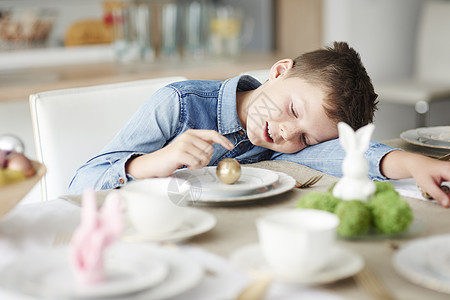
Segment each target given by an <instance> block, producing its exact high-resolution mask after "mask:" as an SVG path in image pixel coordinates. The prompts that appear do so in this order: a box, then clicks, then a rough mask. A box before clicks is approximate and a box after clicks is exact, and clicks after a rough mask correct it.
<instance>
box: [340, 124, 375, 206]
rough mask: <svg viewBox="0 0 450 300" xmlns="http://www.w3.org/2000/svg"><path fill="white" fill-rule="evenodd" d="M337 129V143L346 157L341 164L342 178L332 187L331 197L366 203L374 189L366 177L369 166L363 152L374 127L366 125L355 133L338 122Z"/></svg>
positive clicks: (373, 184) (366, 147) (347, 126)
mask: <svg viewBox="0 0 450 300" xmlns="http://www.w3.org/2000/svg"><path fill="white" fill-rule="evenodd" d="M338 129H339V142H340V143H341V146H342V147H343V148H344V150H345V152H346V155H345V159H344V162H343V163H342V173H343V177H342V178H341V179H340V180H339V181H338V182H337V183H336V185H335V186H334V189H333V196H335V197H338V198H341V199H343V200H355V199H357V200H361V201H368V200H369V199H370V198H371V197H372V195H373V194H374V193H375V189H376V187H375V183H373V181H372V180H370V179H369V177H368V173H369V164H368V162H367V160H366V158H365V157H364V152H365V151H366V150H367V149H368V148H369V143H370V138H371V136H372V133H373V131H374V129H375V126H374V125H373V124H368V125H366V126H364V127H361V128H359V129H358V130H357V131H356V132H355V131H353V129H352V128H351V127H350V126H349V125H347V124H346V123H343V122H340V123H339V124H338Z"/></svg>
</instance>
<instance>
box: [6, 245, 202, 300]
mask: <svg viewBox="0 0 450 300" xmlns="http://www.w3.org/2000/svg"><path fill="white" fill-rule="evenodd" d="M120 247H121V249H123V247H126V248H128V249H139V250H137V252H136V253H134V254H133V253H130V252H127V250H125V251H123V250H121V251H120V253H123V260H121V261H122V262H121V264H126V263H127V262H128V261H130V260H136V261H139V263H140V266H136V265H135V264H134V263H133V264H132V265H131V266H130V268H132V269H133V271H132V272H133V273H132V274H131V275H130V276H127V278H126V279H125V278H124V279H123V280H124V282H125V281H126V282H127V284H130V285H134V286H136V285H137V284H136V283H135V282H136V281H142V280H143V278H140V273H139V272H140V271H139V270H140V269H143V268H144V267H143V266H144V265H148V266H149V265H150V264H149V263H148V261H153V262H154V261H155V260H156V261H159V262H163V263H164V264H165V265H166V266H167V268H168V270H169V272H168V274H167V276H165V277H164V278H163V280H162V281H160V282H159V283H156V282H155V283H154V284H149V285H146V286H145V287H144V289H142V288H140V289H138V290H135V291H134V292H132V291H131V290H132V289H131V288H130V287H127V289H128V290H129V292H127V293H125V291H124V290H120V291H119V293H118V294H113V293H112V292H111V291H110V293H109V294H110V296H107V297H103V298H102V299H109V300H161V299H167V298H171V297H174V296H177V295H179V294H182V293H184V292H186V291H188V290H190V289H191V288H193V287H195V286H196V285H198V284H199V283H200V281H201V280H202V278H203V276H204V271H203V268H202V267H201V266H200V264H199V263H197V262H195V261H194V260H193V259H190V258H189V257H188V256H187V255H185V254H183V253H182V252H181V251H179V250H178V249H173V248H169V247H162V246H157V245H152V244H122V243H121V244H120ZM64 249H65V250H64ZM51 250H52V251H49V250H47V251H42V252H41V253H45V254H43V255H44V256H45V257H48V255H49V253H63V252H64V251H65V252H66V253H67V247H58V248H55V249H51ZM144 253H145V254H144ZM135 254H138V255H135ZM120 256H121V257H122V254H120ZM24 257H28V255H25V256H24ZM118 258H119V257H117V259H118ZM20 259H21V258H18V260H17V261H16V263H15V265H16V266H18V267H17V270H19V273H20V274H21V277H20V278H11V274H10V272H9V271H7V268H5V269H3V271H2V272H1V273H0V288H2V289H6V290H9V291H10V292H12V293H16V294H20V295H22V294H28V295H29V296H32V297H33V298H36V299H68V298H70V297H69V295H67V297H64V296H63V295H62V294H59V295H57V294H55V290H56V289H58V290H59V291H60V292H63V293H65V294H67V291H63V288H64V287H65V286H69V285H73V281H72V280H71V279H69V278H61V279H56V280H57V281H58V284H59V283H60V282H62V287H60V286H57V285H56V284H55V283H54V282H53V283H52V285H51V286H49V285H48V284H46V285H45V286H44V285H42V279H41V278H33V279H32V280H33V282H30V281H29V280H27V279H30V277H29V275H28V273H29V269H30V268H29V267H31V269H32V270H33V269H37V268H36V267H33V265H41V266H45V265H44V264H43V263H42V262H39V263H37V262H36V261H34V260H33V262H29V264H28V265H25V264H24V262H23V261H19V260H20ZM55 259H56V257H55ZM119 262H120V261H119V260H118V261H117V262H116V263H119ZM63 264H64V262H63V263H61V264H58V265H59V266H60V267H58V268H61V265H63ZM54 265H56V264H54ZM46 266H47V267H46V268H41V274H40V275H41V276H42V277H44V278H48V277H49V274H48V272H51V271H52V270H51V269H49V265H46ZM67 267H68V266H67ZM152 271H153V270H152ZM64 280H67V281H69V283H64ZM115 281H117V280H115ZM112 288H113V289H118V288H117V287H112ZM72 298H75V297H72ZM78 298H80V299H81V298H83V297H78ZM91 298H94V297H91ZM91 298H90V299H91Z"/></svg>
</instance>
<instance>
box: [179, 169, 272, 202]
mask: <svg viewBox="0 0 450 300" xmlns="http://www.w3.org/2000/svg"><path fill="white" fill-rule="evenodd" d="M172 176H174V177H177V178H182V179H185V180H187V181H189V183H190V184H191V195H192V197H193V198H194V199H219V198H221V197H232V196H243V195H248V194H252V193H254V191H257V190H258V189H263V188H264V187H267V186H270V185H272V184H274V183H275V182H277V181H278V179H279V176H278V174H277V172H274V171H271V170H266V169H261V168H252V167H241V177H240V178H239V180H238V181H236V182H235V183H233V184H225V183H223V182H221V181H220V180H219V179H218V178H217V175H216V167H205V168H202V169H199V170H189V169H182V170H178V171H176V172H175V173H174V174H173V175H172Z"/></svg>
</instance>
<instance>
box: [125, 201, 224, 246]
mask: <svg viewBox="0 0 450 300" xmlns="http://www.w3.org/2000/svg"><path fill="white" fill-rule="evenodd" d="M216 223H217V220H216V218H215V217H214V216H213V215H212V214H210V213H208V212H205V211H203V210H200V209H196V208H186V214H185V215H184V220H183V222H182V224H181V227H180V228H178V229H177V230H175V231H173V232H170V233H167V234H164V235H156V236H155V235H146V234H143V233H139V232H137V231H136V230H135V229H134V228H133V227H132V226H130V227H129V228H128V229H127V230H126V231H125V233H124V234H123V236H122V240H123V241H125V242H148V241H151V242H169V241H171V242H174V241H181V240H185V239H188V238H191V237H193V236H196V235H199V234H202V233H204V232H207V231H209V230H211V229H212V228H214V226H216Z"/></svg>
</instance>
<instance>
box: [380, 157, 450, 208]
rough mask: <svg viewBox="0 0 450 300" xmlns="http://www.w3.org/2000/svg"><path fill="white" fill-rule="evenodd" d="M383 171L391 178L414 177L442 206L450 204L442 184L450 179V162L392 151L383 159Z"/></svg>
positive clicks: (449, 198)
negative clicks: (441, 186) (441, 187)
mask: <svg viewBox="0 0 450 300" xmlns="http://www.w3.org/2000/svg"><path fill="white" fill-rule="evenodd" d="M380 166H381V172H382V173H383V174H384V175H385V176H386V177H387V178H390V179H402V178H409V177H413V178H414V180H415V181H416V184H417V185H418V186H419V187H420V188H421V189H423V190H424V191H425V192H427V193H428V194H429V195H430V196H431V197H433V198H434V199H435V200H436V201H438V202H439V203H440V204H441V205H442V206H444V207H449V206H450V197H449V195H448V194H446V193H445V192H444V191H442V189H440V185H441V183H442V182H443V181H450V162H449V161H440V160H437V159H433V158H430V157H426V156H424V155H420V154H415V153H410V152H404V151H392V152H389V153H388V154H386V155H385V156H384V157H383V159H382V160H381V165H380Z"/></svg>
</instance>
